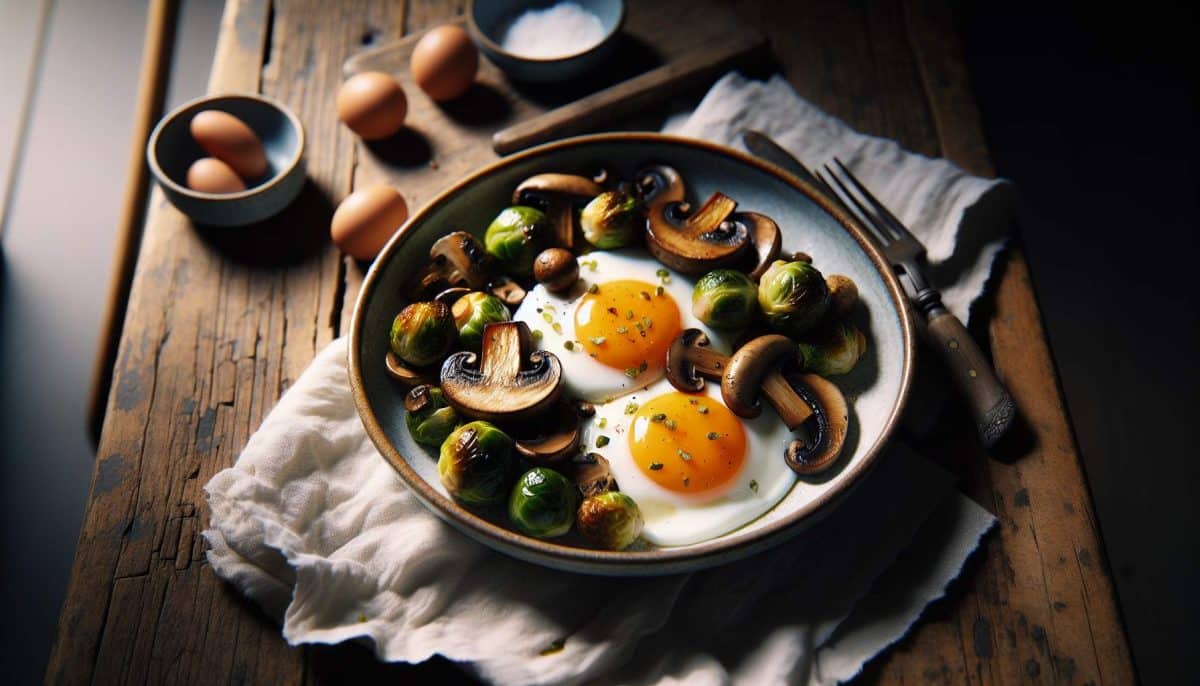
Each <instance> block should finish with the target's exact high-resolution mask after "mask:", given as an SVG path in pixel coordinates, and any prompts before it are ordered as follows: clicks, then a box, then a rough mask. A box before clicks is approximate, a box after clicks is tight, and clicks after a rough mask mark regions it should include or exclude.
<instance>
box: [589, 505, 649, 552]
mask: <svg viewBox="0 0 1200 686" xmlns="http://www.w3.org/2000/svg"><path fill="white" fill-rule="evenodd" d="M643 524H644V522H643V520H642V511H641V510H640V509H638V506H637V503H635V502H634V501H633V498H630V497H629V496H627V495H625V494H624V493H620V492H618V491H608V492H607V493H601V494H599V495H593V496H590V497H589V498H587V499H586V500H584V501H583V504H582V505H580V506H579V533H581V534H583V537H584V538H586V539H587V540H589V541H591V542H592V543H593V544H594V545H596V546H598V547H601V548H605V549H608V550H624V549H625V548H628V547H629V544H630V543H633V541H634V539H636V538H637V537H638V536H639V535H640V534H641V533H642V525H643Z"/></svg>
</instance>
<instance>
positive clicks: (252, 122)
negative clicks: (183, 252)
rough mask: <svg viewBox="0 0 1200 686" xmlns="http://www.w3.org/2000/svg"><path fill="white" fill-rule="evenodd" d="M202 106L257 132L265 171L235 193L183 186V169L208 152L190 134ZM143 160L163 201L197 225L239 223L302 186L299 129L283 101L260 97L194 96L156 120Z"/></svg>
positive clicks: (265, 213) (275, 207)
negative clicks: (208, 191) (210, 191)
mask: <svg viewBox="0 0 1200 686" xmlns="http://www.w3.org/2000/svg"><path fill="white" fill-rule="evenodd" d="M205 110H218V111H221V112H226V113H228V114H231V115H233V116H234V117H237V118H238V119H240V120H241V121H242V122H244V123H245V124H246V125H247V126H249V127H250V129H251V130H252V131H253V132H254V133H255V135H257V136H258V139H259V141H260V142H261V143H262V146H263V149H264V151H265V153H266V157H267V170H266V172H265V173H264V174H262V175H261V176H260V177H259V178H257V179H249V180H247V183H246V186H247V188H246V189H245V190H243V191H239V192H236V193H204V192H201V191H197V190H193V189H191V188H189V187H188V184H187V174H188V168H189V167H190V166H191V165H192V163H193V162H195V161H196V160H198V159H200V158H202V157H205V156H206V155H207V153H206V152H205V151H204V149H203V148H201V147H200V144H199V143H197V142H196V140H195V139H194V138H193V137H192V133H191V131H190V125H191V121H192V118H193V117H195V116H196V115H197V114H198V113H200V112H203V111H205ZM146 161H147V163H148V164H149V165H150V172H151V173H152V174H154V178H155V179H157V180H158V185H159V187H161V188H162V189H163V193H164V194H165V195H166V196H167V200H169V201H170V202H171V204H172V205H174V206H175V207H176V208H178V209H179V210H180V211H181V212H183V213H184V214H186V215H187V216H188V217H189V218H191V219H192V221H194V222H196V223H197V224H204V225H209V226H242V225H245V224H254V223H256V222H260V221H263V220H264V219H267V218H269V217H272V216H274V215H276V214H278V213H279V212H280V211H282V210H283V208H285V207H287V206H288V205H289V204H291V202H292V201H293V200H295V199H296V196H298V195H299V194H300V191H301V190H302V189H303V188H304V183H305V179H306V175H305V169H304V127H303V126H302V125H301V124H300V120H299V119H298V118H297V117H296V115H295V114H293V113H292V111H291V110H289V109H287V108H286V107H284V106H283V105H281V104H279V103H277V102H275V101H274V100H270V99H268V98H264V97H262V96H259V95H214V96H205V97H202V98H197V99H195V100H192V101H190V102H186V103H184V104H182V105H180V106H179V107H177V108H175V109H174V110H172V111H171V112H170V113H169V114H167V115H166V116H165V117H163V118H162V120H161V121H159V123H158V125H157V126H155V127H154V131H153V132H152V133H151V134H150V140H149V142H148V143H147V144H146Z"/></svg>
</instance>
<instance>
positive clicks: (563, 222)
mask: <svg viewBox="0 0 1200 686" xmlns="http://www.w3.org/2000/svg"><path fill="white" fill-rule="evenodd" d="M603 191H604V189H603V188H602V187H601V186H600V184H598V183H596V182H595V181H593V180H591V179H589V178H587V177H584V176H577V175H575V174H538V175H536V176H531V177H529V178H528V179H525V180H524V181H522V182H521V185H519V186H517V189H516V190H515V191H513V196H512V201H513V204H514V205H532V206H534V207H538V208H540V209H542V210H543V211H544V212H545V213H546V216H547V217H548V218H549V219H550V222H551V223H552V224H553V225H554V235H555V244H556V245H558V246H560V247H563V248H566V249H568V250H570V249H573V248H574V247H575V228H576V227H575V224H576V222H575V208H576V206H579V205H584V204H586V203H587V202H588V201H589V200H591V199H592V198H594V197H596V196H597V195H599V194H600V193H602V192H603Z"/></svg>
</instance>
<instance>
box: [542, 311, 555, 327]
mask: <svg viewBox="0 0 1200 686" xmlns="http://www.w3.org/2000/svg"><path fill="white" fill-rule="evenodd" d="M542 319H544V320H545V321H546V323H547V324H549V323H550V322H552V321H554V316H553V315H552V314H550V313H549V312H543V313H542Z"/></svg>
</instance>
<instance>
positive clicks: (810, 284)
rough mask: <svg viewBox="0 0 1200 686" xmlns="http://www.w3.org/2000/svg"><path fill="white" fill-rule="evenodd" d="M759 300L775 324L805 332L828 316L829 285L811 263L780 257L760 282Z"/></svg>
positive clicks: (792, 331)
mask: <svg viewBox="0 0 1200 686" xmlns="http://www.w3.org/2000/svg"><path fill="white" fill-rule="evenodd" d="M758 304H759V307H761V308H762V311H763V314H764V315H765V316H766V318H767V323H768V324H770V325H771V326H772V327H774V328H776V329H778V330H780V331H783V332H785V333H787V334H790V335H797V334H802V333H804V332H805V331H807V330H809V329H811V328H812V327H813V326H814V325H816V323H817V322H818V321H820V320H821V317H824V316H825V312H826V311H827V310H828V309H829V287H828V286H826V285H825V277H823V276H821V272H819V271H817V268H816V267H814V266H812V265H811V264H809V263H807V262H784V261H783V260H777V261H776V262H775V263H774V264H772V265H771V266H770V267H769V268H768V269H767V271H766V272H764V273H763V275H762V279H760V280H759V282H758Z"/></svg>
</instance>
